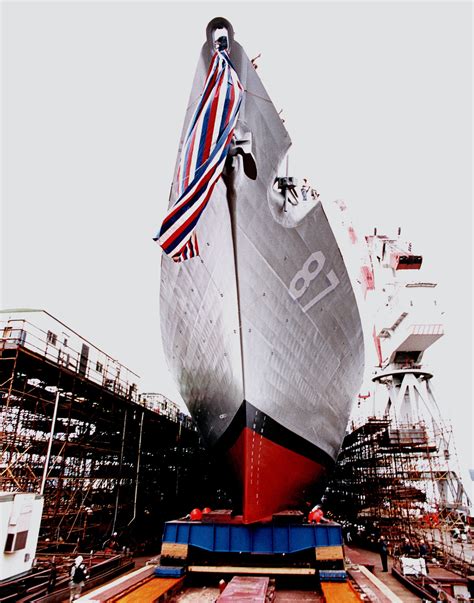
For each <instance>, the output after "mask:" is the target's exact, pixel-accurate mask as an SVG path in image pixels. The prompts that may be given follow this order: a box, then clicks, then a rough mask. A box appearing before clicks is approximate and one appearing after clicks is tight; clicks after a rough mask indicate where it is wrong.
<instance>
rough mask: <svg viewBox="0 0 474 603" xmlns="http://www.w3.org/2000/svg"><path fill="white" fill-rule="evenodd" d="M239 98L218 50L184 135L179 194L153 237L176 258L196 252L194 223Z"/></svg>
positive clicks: (221, 159)
mask: <svg viewBox="0 0 474 603" xmlns="http://www.w3.org/2000/svg"><path fill="white" fill-rule="evenodd" d="M242 97H243V87H242V84H241V83H240V80H239V78H238V75H237V73H236V71H235V69H234V68H233V66H232V64H231V62H230V59H229V57H228V55H227V52H226V51H225V50H223V51H217V52H216V53H215V54H214V56H213V58H212V61H211V64H210V66H209V71H208V74H207V78H206V82H205V84H204V89H203V92H202V94H201V99H200V101H199V104H198V106H197V107H196V110H195V112H194V115H193V117H192V119H191V121H190V123H189V126H188V130H187V132H186V136H185V137H184V143H183V148H182V150H181V156H180V161H179V167H178V173H177V195H178V198H177V200H176V202H175V203H174V204H173V205H172V207H171V208H170V209H169V210H168V213H167V214H166V216H165V219H164V220H163V224H162V225H161V229H160V231H159V233H158V234H157V236H156V237H154V240H155V241H158V243H159V245H160V246H161V247H162V248H163V251H164V252H165V253H166V254H167V255H169V256H170V257H171V258H172V259H173V260H174V261H175V262H181V261H183V260H187V259H189V258H192V257H195V256H197V255H199V247H198V242H197V237H196V225H197V223H198V221H199V218H200V217H201V214H202V212H203V211H204V209H205V208H206V206H207V203H208V202H209V199H210V197H211V195H212V191H213V190H214V187H215V185H216V184H217V181H218V180H219V178H220V176H221V174H222V170H223V169H224V163H225V160H226V157H227V154H228V152H229V148H230V144H231V140H232V136H233V134H234V129H235V125H236V123H237V118H238V115H239V109H240V105H241V102H242Z"/></svg>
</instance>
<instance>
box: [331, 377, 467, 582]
mask: <svg viewBox="0 0 474 603" xmlns="http://www.w3.org/2000/svg"><path fill="white" fill-rule="evenodd" d="M430 378H431V375H429V374H428V373H426V372H422V371H416V370H415V369H411V370H410V369H406V370H404V371H403V370H397V371H393V372H392V373H386V374H385V375H380V376H379V377H377V378H375V380H376V381H378V382H379V385H383V386H385V387H388V388H389V391H391V392H392V398H390V396H389V403H388V404H387V406H386V408H385V411H384V412H383V413H382V414H381V415H379V416H371V417H368V418H367V419H366V420H364V421H361V422H360V423H358V424H356V423H355V422H353V423H352V424H351V429H350V432H349V433H348V434H347V436H346V438H345V440H344V443H343V446H342V449H341V452H340V455H339V457H338V460H337V465H336V468H335V472H334V475H333V477H332V479H331V482H330V483H329V485H328V489H327V491H326V495H325V499H326V505H327V507H328V508H329V509H330V510H331V512H332V513H333V514H334V515H335V516H336V517H337V518H338V519H339V520H341V521H342V522H344V523H346V524H347V525H350V526H351V527H352V529H353V530H354V531H355V533H357V531H359V533H360V532H363V534H364V538H365V539H367V540H369V542H370V541H372V542H373V543H375V542H376V540H377V538H378V537H379V536H380V535H382V534H383V535H384V536H385V538H386V539H387V540H388V541H389V542H390V544H391V548H392V552H393V553H394V554H395V555H396V554H399V553H400V551H401V546H402V543H403V540H404V539H405V538H408V539H409V540H410V541H412V542H414V543H416V542H418V541H420V540H421V539H424V540H425V541H426V542H428V543H429V544H430V546H431V548H432V549H433V551H434V552H435V553H436V555H437V556H438V558H439V560H440V561H442V562H443V563H444V564H448V565H449V564H450V565H451V566H453V565H458V566H459V569H463V570H465V571H468V566H469V564H470V563H471V559H470V558H467V557H466V556H465V555H464V552H465V551H464V547H463V540H462V538H463V534H466V535H467V534H468V529H467V517H468V515H469V504H470V501H469V498H468V496H467V494H466V492H465V490H464V487H463V485H462V482H461V479H460V477H459V470H458V467H457V459H456V454H455V449H454V445H453V438H452V430H451V428H450V427H448V426H447V425H446V424H445V423H444V422H442V421H441V420H440V419H439V418H436V417H435V416H434V415H431V417H429V416H428V415H427V414H426V413H420V414H419V415H417V414H415V413H414V412H413V407H414V406H415V403H414V399H413V398H414V396H415V394H416V391H417V390H416V384H417V386H418V387H419V388H420V390H421V391H422V392H423V393H424V395H425V396H426V395H427V394H429V397H431V401H432V402H433V403H434V400H433V399H432V395H431V392H430V390H429V386H428V385H427V382H428V381H429V379H430ZM422 381H425V383H424V384H423V385H422ZM394 382H395V383H394ZM408 384H409V385H408ZM414 384H415V385H414ZM394 392H395V393H394ZM395 398H398V399H399V400H402V401H403V402H402V404H406V405H407V407H410V409H411V412H410V413H409V414H407V413H405V412H400V405H398V408H397V405H396V404H394V401H395ZM408 398H410V400H407V399H408ZM397 410H398V412H397ZM458 537H459V538H458ZM466 544H467V536H466Z"/></svg>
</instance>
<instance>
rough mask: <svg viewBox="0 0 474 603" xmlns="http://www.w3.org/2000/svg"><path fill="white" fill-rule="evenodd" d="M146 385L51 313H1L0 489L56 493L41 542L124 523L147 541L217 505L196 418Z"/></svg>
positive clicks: (86, 538)
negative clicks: (153, 530) (196, 508)
mask: <svg viewBox="0 0 474 603" xmlns="http://www.w3.org/2000/svg"><path fill="white" fill-rule="evenodd" d="M137 383H138V377H137V375H135V374H134V373H133V372H131V371H130V370H128V369H127V368H126V367H125V366H123V365H122V364H120V363H119V362H118V361H116V360H115V359H113V358H111V357H110V356H109V355H107V354H106V353H104V352H102V351H101V350H100V349H99V348H97V347H96V346H94V345H93V344H92V343H90V342H89V341H87V340H86V339H84V338H83V337H81V336H80V335H78V334H77V333H76V332H74V331H73V330H72V329H70V328H69V327H67V326H66V325H64V324H63V323H62V322H60V321H59V320H57V319H55V318H54V317H53V316H51V315H50V314H49V313H48V312H44V311H32V310H18V311H3V312H1V313H0V384H1V389H0V392H1V397H2V405H1V408H0V433H1V456H0V490H2V491H4V492H32V493H37V494H40V495H43V496H44V510H43V518H42V524H41V532H40V550H41V548H43V549H47V548H49V549H51V547H53V545H55V544H56V545H58V544H62V543H64V542H66V543H67V542H69V543H71V542H73V543H77V542H78V541H79V542H80V543H81V544H82V545H88V546H92V547H93V548H96V549H97V547H98V545H99V547H100V544H101V543H102V542H103V541H104V539H105V538H107V537H110V535H111V534H112V533H113V532H117V533H118V534H119V535H120V537H121V540H122V543H123V544H124V545H127V546H132V547H134V548H135V547H136V546H137V544H138V543H140V544H141V545H143V544H144V543H146V541H147V540H148V538H150V536H151V535H150V530H149V526H150V524H151V523H153V525H155V526H156V525H160V523H161V522H163V521H164V520H165V519H168V518H170V517H176V515H178V516H179V515H180V514H182V515H185V514H186V513H187V512H188V511H189V509H188V508H187V504H189V503H188V502H187V501H189V500H195V501H196V503H197V504H202V505H205V504H215V500H214V498H213V497H214V496H215V494H214V493H215V492H216V491H218V489H219V488H218V486H217V485H216V484H215V483H214V482H211V481H209V480H210V479H211V478H210V477H209V475H210V472H209V471H208V469H209V459H208V457H207V454H206V453H205V451H204V449H203V448H202V446H201V443H200V438H199V434H198V433H197V431H196V429H195V427H194V425H193V424H192V422H191V420H190V419H189V417H187V416H185V415H183V413H181V412H180V411H179V410H178V409H177V407H176V406H175V405H174V404H173V403H171V402H170V401H168V400H166V399H165V398H163V397H162V396H159V395H147V394H141V395H140V394H139V393H138V387H137ZM158 531H159V530H157V532H158ZM155 538H159V533H158V534H156V535H155Z"/></svg>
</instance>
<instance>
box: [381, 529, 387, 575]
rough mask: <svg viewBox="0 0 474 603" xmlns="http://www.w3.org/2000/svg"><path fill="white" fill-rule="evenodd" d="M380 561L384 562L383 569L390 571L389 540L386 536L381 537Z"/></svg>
mask: <svg viewBox="0 0 474 603" xmlns="http://www.w3.org/2000/svg"><path fill="white" fill-rule="evenodd" d="M379 553H380V561H381V562H382V571H383V572H388V542H387V541H386V540H385V537H384V536H380V538H379Z"/></svg>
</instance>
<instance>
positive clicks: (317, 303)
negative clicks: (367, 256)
mask: <svg viewBox="0 0 474 603" xmlns="http://www.w3.org/2000/svg"><path fill="white" fill-rule="evenodd" d="M206 37H207V40H206V42H205V43H204V45H203V47H202V51H201V54H200V57H199V61H198V65H197V70H196V74H195V77H194V82H193V85H192V90H191V94H190V99H189V103H188V108H187V112H186V116H185V121H184V126H183V131H182V135H181V141H180V145H179V150H178V159H177V163H176V169H175V175H174V179H173V184H172V187H171V193H170V199H169V209H168V213H167V216H166V218H165V220H164V222H163V226H162V227H161V230H160V232H159V233H158V234H157V236H156V238H155V240H157V241H158V243H159V244H160V245H161V246H162V247H163V250H164V253H163V254H162V260H161V286H160V314H161V331H162V340H163V347H164V350H165V354H166V357H167V362H168V365H169V368H170V371H171V373H172V375H173V376H174V378H175V380H176V382H177V384H178V387H179V389H180V393H181V395H182V397H183V400H184V401H185V403H186V405H187V406H188V409H189V411H190V413H191V415H192V416H193V418H194V419H195V421H196V423H197V425H198V428H199V430H200V432H201V434H202V436H203V438H204V441H205V442H206V443H207V445H208V447H209V448H210V449H211V450H212V451H213V452H214V454H216V455H218V456H219V457H220V458H225V459H226V460H227V462H228V466H229V467H230V470H231V471H232V475H233V476H235V479H236V481H237V483H238V484H239V487H240V492H241V497H242V499H241V500H242V508H241V509H240V510H239V511H240V512H241V513H242V517H243V522H244V523H253V522H256V521H260V520H262V519H265V518H269V517H271V516H272V515H273V514H274V513H277V512H279V511H282V510H287V509H296V508H298V507H299V506H300V505H301V504H302V503H303V502H311V500H314V498H312V497H314V495H315V494H314V487H315V484H316V485H317V484H318V483H320V484H321V483H322V482H324V480H325V478H326V476H327V474H328V472H329V471H330V470H331V469H332V467H333V466H334V463H335V459H336V457H337V455H338V452H339V449H340V446H341V443H342V440H343V438H344V434H345V430H346V425H347V421H348V418H349V414H350V410H351V406H352V402H353V399H354V397H355V395H356V394H357V393H358V391H359V387H360V385H361V382H362V376H363V370H364V339H363V331H362V324H361V318H360V313H359V307H358V303H357V294H356V292H355V286H356V283H355V278H356V276H355V275H352V273H351V271H350V270H349V269H348V266H349V263H348V262H347V261H345V260H347V258H346V257H345V256H344V257H343V251H341V250H342V248H343V246H341V245H339V244H338V242H337V240H336V236H335V234H334V233H335V229H334V228H333V226H332V224H331V223H330V214H331V212H330V211H328V210H327V208H326V206H325V205H324V204H323V202H322V200H321V199H320V196H319V194H318V193H317V192H316V191H315V190H311V189H310V187H309V186H308V187H306V184H305V183H304V185H303V187H301V189H300V188H299V187H298V186H297V181H296V179H295V178H292V177H291V176H289V175H288V173H286V175H283V174H284V172H285V159H286V157H287V154H288V151H289V148H290V146H291V140H290V137H289V134H288V132H287V131H286V129H285V126H284V124H283V121H282V119H281V118H280V116H279V115H278V112H277V110H276V109H275V107H274V105H273V103H272V101H271V99H270V98H269V96H268V94H267V92H266V90H265V88H264V86H263V84H262V82H261V81H260V78H259V76H258V75H257V71H256V68H255V66H254V64H253V63H252V61H250V60H249V58H248V57H247V55H246V53H245V52H244V50H243V48H242V47H241V46H240V45H239V44H238V42H236V41H235V39H234V31H233V27H232V25H231V24H230V23H229V22H228V21H227V20H226V19H224V18H220V17H219V18H216V19H213V20H212V21H211V22H210V23H209V24H208V26H207V30H206ZM219 78H221V79H219ZM222 78H226V79H225V81H224V83H223V84H222V83H221V82H222ZM218 80H219V82H220V83H219V84H218V83H217V82H218ZM224 86H225V87H226V88H225V89H224V88H223V87H224ZM223 102H224V103H225V106H224V108H223V107H222V103H223ZM226 108H227V109H228V115H227V116H225V118H222V123H221V124H220V126H219V123H218V121H217V119H216V118H215V114H216V113H217V114H218V117H219V112H220V115H222V112H223V111H225V110H226ZM219 127H220V130H219ZM212 136H214V138H213V139H212V141H211V137H212ZM205 147H207V151H208V154H207V155H206V148H205ZM217 151H219V154H216V152H217ZM193 187H194V188H193ZM193 195H195V196H196V195H197V197H198V201H197V205H196V206H194V208H193V207H192V203H194V201H195V198H193ZM190 207H191V209H190ZM196 207H197V209H196ZM185 212H188V213H185ZM197 219H199V223H198V224H197ZM197 238H199V245H198V242H197Z"/></svg>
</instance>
